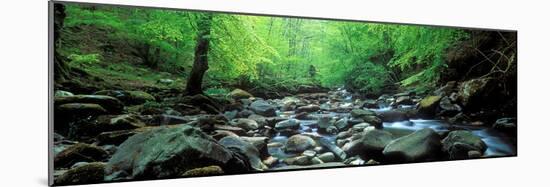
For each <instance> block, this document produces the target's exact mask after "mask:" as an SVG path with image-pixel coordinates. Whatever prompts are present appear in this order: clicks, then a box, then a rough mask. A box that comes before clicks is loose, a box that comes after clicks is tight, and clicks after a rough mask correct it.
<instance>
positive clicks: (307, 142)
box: [284, 135, 316, 153]
mask: <svg viewBox="0 0 550 187" xmlns="http://www.w3.org/2000/svg"><path fill="white" fill-rule="evenodd" d="M315 145H316V143H315V140H313V139H312V138H310V137H308V136H304V135H294V136H291V137H290V138H288V140H287V142H286V144H285V148H284V150H285V151H286V152H291V153H301V152H304V151H305V150H308V149H311V148H313V147H315Z"/></svg>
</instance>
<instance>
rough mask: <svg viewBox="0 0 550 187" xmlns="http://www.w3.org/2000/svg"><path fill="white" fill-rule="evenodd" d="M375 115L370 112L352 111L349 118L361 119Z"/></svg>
mask: <svg viewBox="0 0 550 187" xmlns="http://www.w3.org/2000/svg"><path fill="white" fill-rule="evenodd" d="M375 115H376V113H375V112H374V111H372V110H363V109H353V110H352V111H351V117H354V118H361V117H363V116H375Z"/></svg>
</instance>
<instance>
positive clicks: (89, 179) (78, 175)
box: [55, 162, 105, 185]
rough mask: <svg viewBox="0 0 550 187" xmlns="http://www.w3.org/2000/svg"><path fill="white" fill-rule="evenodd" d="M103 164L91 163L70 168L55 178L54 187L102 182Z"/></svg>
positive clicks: (103, 175) (103, 174)
mask: <svg viewBox="0 0 550 187" xmlns="http://www.w3.org/2000/svg"><path fill="white" fill-rule="evenodd" d="M104 177H105V163H103V162H92V163H86V164H82V165H80V166H78V167H75V168H72V169H70V170H68V171H67V172H65V173H63V174H62V175H61V176H59V177H56V178H55V184H56V185H75V184H90V183H99V182H104Z"/></svg>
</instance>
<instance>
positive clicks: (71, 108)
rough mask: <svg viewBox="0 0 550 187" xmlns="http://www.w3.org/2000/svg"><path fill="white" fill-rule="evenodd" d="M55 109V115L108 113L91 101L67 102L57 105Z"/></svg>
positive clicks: (77, 115) (78, 116)
mask: <svg viewBox="0 0 550 187" xmlns="http://www.w3.org/2000/svg"><path fill="white" fill-rule="evenodd" d="M56 109H57V110H56V112H55V115H56V116H64V117H69V118H86V117H88V116H97V115H101V114H107V113H108V111H107V110H106V109H105V108H103V107H102V106H101V105H98V104H92V103H68V104H62V105H59V106H57V107H56Z"/></svg>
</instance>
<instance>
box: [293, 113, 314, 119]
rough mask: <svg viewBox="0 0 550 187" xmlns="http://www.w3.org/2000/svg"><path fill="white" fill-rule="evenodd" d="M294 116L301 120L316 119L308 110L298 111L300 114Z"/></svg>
mask: <svg viewBox="0 0 550 187" xmlns="http://www.w3.org/2000/svg"><path fill="white" fill-rule="evenodd" d="M294 118H296V119H300V120H313V119H314V118H313V117H312V116H310V115H309V114H308V113H307V112H301V113H298V114H296V116H295V117H294Z"/></svg>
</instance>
